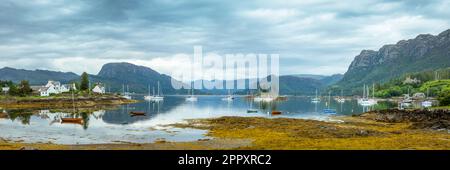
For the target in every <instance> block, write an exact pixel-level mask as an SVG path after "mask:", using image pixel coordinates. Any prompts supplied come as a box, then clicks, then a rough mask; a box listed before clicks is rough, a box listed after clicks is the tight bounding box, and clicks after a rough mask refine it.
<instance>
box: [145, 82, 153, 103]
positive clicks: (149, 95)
mask: <svg viewBox="0 0 450 170" xmlns="http://www.w3.org/2000/svg"><path fill="white" fill-rule="evenodd" d="M144 100H147V101H151V100H153V96H152V94H151V93H150V85H149V86H148V95H147V96H144Z"/></svg>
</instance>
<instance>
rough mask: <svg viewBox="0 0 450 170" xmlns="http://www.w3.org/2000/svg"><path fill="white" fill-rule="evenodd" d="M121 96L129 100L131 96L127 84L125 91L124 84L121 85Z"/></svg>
mask: <svg viewBox="0 0 450 170" xmlns="http://www.w3.org/2000/svg"><path fill="white" fill-rule="evenodd" d="M122 93H123V95H122V98H125V99H128V100H131V96H130V95H129V94H128V85H127V91H126V92H125V85H122Z"/></svg>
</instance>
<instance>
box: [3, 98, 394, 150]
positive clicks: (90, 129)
mask: <svg viewBox="0 0 450 170" xmlns="http://www.w3.org/2000/svg"><path fill="white" fill-rule="evenodd" d="M139 98H143V97H142V96H138V99H139ZM221 98H222V97H221V96H199V97H198V101H197V102H186V100H185V98H184V97H182V96H168V97H165V100H164V101H160V102H141V103H135V104H129V105H122V106H118V107H107V108H96V109H92V108H87V109H86V108H77V109H76V110H75V111H74V110H71V109H68V110H64V109H62V110H49V109H41V110H30V109H18V110H17V109H16V110H3V111H2V112H0V128H1V129H2V133H1V134H0V138H5V139H8V138H13V139H21V140H30V141H40V142H46V141H52V142H56V143H68V144H74V143H102V142H108V143H110V142H112V141H127V142H149V141H151V140H153V139H155V138H157V137H158V138H168V139H173V140H181V141H183V140H195V139H198V138H202V137H204V131H196V130H180V129H178V130H177V131H179V133H177V134H173V133H163V132H161V131H154V132H153V131H151V130H150V129H151V128H155V127H158V128H160V127H161V126H160V125H165V124H171V123H177V122H180V121H183V120H185V119H196V118H211V117H220V116H260V117H292V118H304V119H319V120H323V119H327V118H329V117H328V116H329V115H327V114H324V113H323V112H322V110H323V109H324V108H331V109H335V110H336V112H337V113H336V114H340V115H351V114H359V113H362V112H365V111H370V110H374V109H386V108H393V107H397V105H396V104H395V103H389V102H379V103H378V104H377V105H374V106H370V107H362V106H360V105H358V104H357V101H356V100H348V101H346V102H345V103H338V102H335V101H331V102H330V103H329V104H328V106H327V105H326V104H325V102H321V103H311V101H310V98H308V97H290V98H289V99H288V100H286V101H275V102H270V103H267V102H253V101H252V100H248V99H246V98H240V97H237V98H236V99H234V100H233V101H230V102H227V101H223V100H221ZM248 109H255V110H257V112H256V113H247V110H248ZM274 110H277V111H281V112H282V114H281V115H271V114H269V113H271V111H274ZM130 112H145V115H143V116H133V115H131V114H130ZM67 118H72V119H80V120H81V121H80V123H77V122H75V123H73V122H72V123H67V124H66V123H62V120H63V119H67ZM7 120H9V121H7ZM24 136H26V137H24Z"/></svg>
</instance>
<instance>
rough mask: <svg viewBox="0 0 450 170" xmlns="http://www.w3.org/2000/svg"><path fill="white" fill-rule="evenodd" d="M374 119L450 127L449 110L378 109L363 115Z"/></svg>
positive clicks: (422, 126)
mask: <svg viewBox="0 0 450 170" xmlns="http://www.w3.org/2000/svg"><path fill="white" fill-rule="evenodd" d="M361 116H362V117H366V118H369V119H372V120H376V121H381V122H388V123H401V122H407V123H412V126H411V127H412V128H419V129H434V130H438V129H450V111H449V110H398V109H389V110H377V111H371V112H367V113H364V114H363V115H361Z"/></svg>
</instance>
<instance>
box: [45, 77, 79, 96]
mask: <svg viewBox="0 0 450 170" xmlns="http://www.w3.org/2000/svg"><path fill="white" fill-rule="evenodd" d="M70 89H75V84H72V85H71V84H64V85H61V83H60V82H59V81H52V80H49V81H48V83H47V84H46V85H45V86H42V87H41V88H39V90H38V92H39V94H40V95H41V96H50V95H51V94H60V93H65V92H69V91H70Z"/></svg>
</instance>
